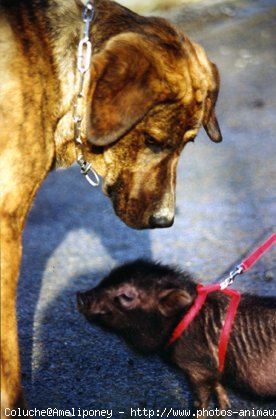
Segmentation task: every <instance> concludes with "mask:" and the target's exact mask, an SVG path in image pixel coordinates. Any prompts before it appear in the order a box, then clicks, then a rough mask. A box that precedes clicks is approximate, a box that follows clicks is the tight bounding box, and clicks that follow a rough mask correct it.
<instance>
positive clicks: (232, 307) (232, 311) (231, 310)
mask: <svg viewBox="0 0 276 419" xmlns="http://www.w3.org/2000/svg"><path fill="white" fill-rule="evenodd" d="M214 291H220V292H222V293H223V294H225V295H228V296H229V297H230V298H231V301H230V304H229V307H228V310H227V313H226V317H225V321H224V324H223V328H222V331H221V334H220V340H219V351H218V354H219V371H220V372H222V371H223V368H224V363H225V355H226V350H227V346H228V342H229V337H230V333H231V329H232V326H233V323H234V319H235V316H236V313H237V309H238V306H239V302H240V298H241V297H240V294H239V293H238V291H236V290H232V289H229V288H226V289H224V290H222V289H221V288H220V284H211V285H206V286H204V285H202V284H198V285H197V297H196V299H195V302H194V304H193V305H192V307H191V308H190V310H189V311H188V312H187V314H186V315H185V316H184V317H183V319H182V320H181V321H180V323H179V324H178V325H177V327H176V328H175V329H174V332H173V334H172V336H171V338H170V340H169V342H168V344H167V345H166V347H169V346H170V345H171V344H172V343H173V342H174V341H175V340H176V339H178V338H179V336H180V335H181V334H182V333H183V332H184V330H186V328H187V327H188V326H189V324H190V323H192V321H193V320H194V318H195V317H196V315H197V314H198V313H199V311H200V310H201V308H202V306H203V304H204V303H205V300H206V298H207V296H208V294H209V293H211V292H214Z"/></svg>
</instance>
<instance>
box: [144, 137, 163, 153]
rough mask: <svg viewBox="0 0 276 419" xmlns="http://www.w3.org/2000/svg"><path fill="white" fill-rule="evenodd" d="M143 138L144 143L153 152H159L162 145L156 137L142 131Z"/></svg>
mask: <svg viewBox="0 0 276 419" xmlns="http://www.w3.org/2000/svg"><path fill="white" fill-rule="evenodd" d="M143 135H144V139H145V145H146V146H147V147H148V148H150V149H151V151H153V152H154V153H159V152H160V151H162V150H163V148H164V145H163V144H162V143H160V141H158V140H157V139H156V138H154V137H152V136H151V135H150V134H148V133H147V132H144V133H143Z"/></svg>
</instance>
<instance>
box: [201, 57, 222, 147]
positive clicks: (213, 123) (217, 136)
mask: <svg viewBox="0 0 276 419" xmlns="http://www.w3.org/2000/svg"><path fill="white" fill-rule="evenodd" d="M211 69H212V78H213V80H212V84H213V87H212V89H211V90H209V92H208V94H207V98H206V99H205V110H204V115H203V126H204V129H205V131H206V132H207V134H208V136H209V138H210V139H211V140H212V141H214V142H215V143H219V142H221V140H222V135H221V132H220V128H219V124H218V120H217V117H216V114H215V106H216V101H217V97H218V91H219V72H218V69H217V67H216V65H215V64H213V63H211Z"/></svg>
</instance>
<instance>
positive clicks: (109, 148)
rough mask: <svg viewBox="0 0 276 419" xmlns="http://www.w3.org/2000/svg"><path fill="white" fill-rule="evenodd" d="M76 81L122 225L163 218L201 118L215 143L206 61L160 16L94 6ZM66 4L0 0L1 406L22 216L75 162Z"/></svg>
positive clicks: (77, 24) (10, 380)
mask: <svg viewBox="0 0 276 419" xmlns="http://www.w3.org/2000/svg"><path fill="white" fill-rule="evenodd" d="M95 7H96V15H95V21H94V23H93V27H92V31H91V39H92V42H93V57H92V63H91V69H90V71H89V77H88V78H87V81H86V84H85V105H84V107H83V133H84V134H83V142H84V143H85V149H86V159H87V160H88V161H90V162H92V163H93V167H94V168H95V170H96V171H97V172H98V173H99V174H100V175H101V176H103V177H104V186H103V189H104V192H105V193H107V194H108V195H109V196H110V198H111V200H112V202H113V206H114V209H115V212H116V214H117V215H118V216H119V217H120V218H121V219H122V220H123V221H124V222H125V223H126V224H128V225H129V226H131V227H133V228H148V227H166V226H170V225H171V224H172V223H173V217H174V205H175V178H176V165H177V161H178V158H179V155H180V152H181V151H182V149H183V147H184V146H185V144H186V143H187V142H188V141H191V140H193V139H194V138H195V136H196V134H197V132H198V130H199V128H200V126H201V125H203V126H204V128H205V130H206V132H207V134H208V135H209V137H210V138H211V139H212V140H213V141H215V142H219V141H220V140H221V134H220V130H219V126H218V123H217V120H216V117H215V112H214V107H215V102H216V99H217V94H218V89H219V76H218V71H217V69H216V66H215V65H214V64H212V63H211V62H210V61H209V60H208V58H207V57H206V55H205V53H204V51H203V49H202V48H201V47H200V46H199V45H197V44H195V43H192V42H191V41H190V40H189V39H188V38H187V37H186V36H185V35H184V34H183V33H181V31H179V30H178V29H177V28H175V27H174V26H173V25H171V24H170V23H168V22H167V21H165V20H163V19H160V18H153V17H147V18H146V17H142V16H139V15H137V14H135V13H132V12H131V11H129V10H127V9H125V8H124V7H121V6H119V5H118V4H116V3H113V2H110V1H109V0H99V1H96V2H95ZM81 11H82V10H81V7H80V5H79V4H77V2H76V1H75V0H56V1H49V0H33V1H31V0H13V1H12V2H11V1H10V0H1V1H0V55H1V63H0V66H1V67H0V77H1V98H0V99H1V100H0V121H1V131H0V132H1V144H0V150H1V166H0V176H1V182H2V185H1V199H2V201H1V229H2V230H1V235H2V236H1V239H2V254H1V258H2V259H1V269H2V282H1V311H2V313H1V314H2V316H1V345H2V352H1V368H2V369H1V386H2V387H1V389H2V392H1V394H2V408H3V409H4V408H5V407H9V408H13V407H15V406H22V405H23V397H22V392H21V387H20V372H19V371H20V368H19V363H20V362H19V353H18V345H17V333H16V312H15V299H16V285H17V278H18V271H19V264H20V258H21V236H22V230H23V226H24V221H25V218H26V215H27V213H28V210H29V208H30V206H31V204H32V201H33V199H34V196H35V194H36V192H37V190H38V188H39V187H40V185H41V183H42V181H43V180H44V179H45V177H46V176H47V174H48V173H49V171H50V170H51V169H52V168H53V167H55V166H63V167H64V166H69V165H71V164H72V163H73V162H74V160H75V149H74V142H73V123H72V107H73V100H74V93H75V92H74V85H75V75H76V73H77V72H76V51H77V46H78V41H79V38H80V34H81V31H82V28H83V22H82V19H81Z"/></svg>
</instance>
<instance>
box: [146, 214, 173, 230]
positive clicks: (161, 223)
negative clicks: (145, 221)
mask: <svg viewBox="0 0 276 419" xmlns="http://www.w3.org/2000/svg"><path fill="white" fill-rule="evenodd" d="M173 222H174V218H169V217H165V216H164V215H162V216H159V215H151V216H150V219H149V224H150V227H151V228H165V227H171V226H172V225H173Z"/></svg>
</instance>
